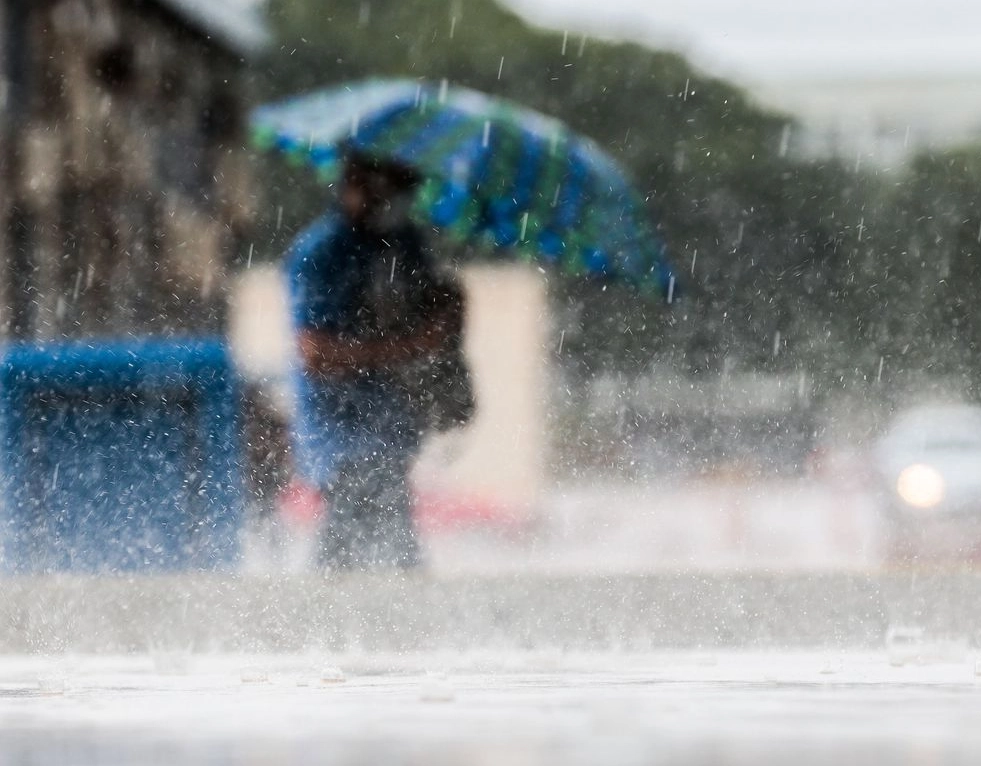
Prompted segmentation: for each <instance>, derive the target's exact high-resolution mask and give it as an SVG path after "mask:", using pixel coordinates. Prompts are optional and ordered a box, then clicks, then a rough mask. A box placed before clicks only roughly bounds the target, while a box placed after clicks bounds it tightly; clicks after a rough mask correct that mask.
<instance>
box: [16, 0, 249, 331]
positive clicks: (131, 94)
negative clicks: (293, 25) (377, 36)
mask: <svg viewBox="0 0 981 766" xmlns="http://www.w3.org/2000/svg"><path fill="white" fill-rule="evenodd" d="M265 37H266V33H265V30H264V27H263V25H262V22H261V20H260V18H259V15H258V12H257V11H256V10H255V8H254V3H251V2H249V0H0V179H2V183H0V222H2V226H0V296H2V300H0V312H2V314H0V334H2V336H4V337H7V338H17V339H32V340H48V339H52V340H53V339H63V338H85V337H100V336H107V337H112V336H119V335H123V334H133V335H154V336H169V335H178V334H196V333H213V332H219V333H220V332H222V331H223V330H224V323H225V290H226V283H227V274H228V270H229V267H230V265H231V262H232V260H233V259H234V257H235V256H236V255H237V254H239V253H241V252H242V250H243V248H245V247H246V246H247V239H248V236H249V230H250V225H251V220H252V218H253V215H254V212H255V204H256V202H255V198H254V197H253V189H252V186H251V183H250V172H249V168H248V159H247V156H246V154H245V151H244V150H243V143H244V142H243V140H242V137H241V134H240V133H241V128H242V102H243V94H242V88H243V83H242V64H243V62H244V60H245V58H246V57H247V56H249V55H250V54H251V53H253V52H255V51H257V49H259V48H260V47H261V46H262V45H263V43H264V42H265Z"/></svg>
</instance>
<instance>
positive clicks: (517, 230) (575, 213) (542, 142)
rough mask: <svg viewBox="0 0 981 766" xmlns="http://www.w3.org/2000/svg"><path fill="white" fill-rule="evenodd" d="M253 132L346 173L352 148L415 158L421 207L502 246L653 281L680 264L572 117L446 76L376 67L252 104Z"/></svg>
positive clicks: (307, 160) (468, 235)
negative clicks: (375, 71)
mask: <svg viewBox="0 0 981 766" xmlns="http://www.w3.org/2000/svg"><path fill="white" fill-rule="evenodd" d="M251 126H252V133H253V141H254V143H255V144H256V145H257V146H258V147H260V148H262V149H270V150H276V151H279V152H282V153H284V154H286V155H287V156H288V157H290V158H292V159H293V160H295V161H296V162H297V164H306V165H311V166H312V167H313V168H314V169H315V170H316V171H317V172H318V174H319V175H320V176H321V177H322V178H324V179H325V180H328V181H329V180H333V179H334V178H335V177H336V174H337V170H338V166H339V160H340V157H341V155H342V153H343V151H344V149H345V148H348V147H349V148H351V149H354V150H357V151H358V152H361V153H364V154H367V155H370V156H374V157H377V158H379V159H385V160H395V161H397V162H400V163H402V164H405V165H407V166H410V167H412V168H414V169H415V170H416V171H417V172H418V173H419V174H420V175H421V176H422V177H423V179H424V180H423V184H422V187H421V190H420V193H419V195H418V198H417V212H418V213H419V214H420V215H421V216H423V217H424V218H425V219H426V220H427V221H428V222H429V223H431V224H432V225H434V226H436V227H438V228H440V229H443V230H448V231H450V232H452V233H454V234H456V235H458V236H459V237H462V238H463V239H465V240H467V241H471V242H472V241H477V242H481V243H489V244H490V245H492V247H491V248H488V249H487V252H493V253H496V254H498V255H501V256H503V257H512V258H513V257H519V258H525V259H527V260H537V261H543V262H546V263H549V264H552V265H555V266H557V267H559V268H560V269H562V270H563V271H565V272H568V273H572V274H585V275H600V276H609V277H615V278H619V279H625V280H627V281H629V282H632V283H634V284H638V285H642V286H647V287H655V288H657V289H660V290H662V291H663V292H664V293H665V294H666V295H667V296H668V298H669V300H670V299H671V297H672V296H673V293H674V276H673V274H672V271H671V268H670V266H669V264H668V261H667V258H666V255H665V245H664V243H663V241H662V240H661V239H660V237H658V236H657V234H656V233H655V232H654V230H653V228H652V227H651V225H650V223H649V221H648V216H647V212H646V210H645V209H644V199H643V197H642V196H641V195H640V194H639V193H638V192H637V191H636V189H634V187H633V186H632V184H631V183H630V181H629V180H628V178H627V176H626V175H625V173H624V172H623V171H622V169H621V168H620V167H619V166H618V165H617V163H616V162H615V161H614V160H613V158H611V157H610V156H609V155H608V154H606V153H605V152H604V151H602V150H601V149H600V148H599V147H598V146H597V145H596V144H595V143H594V142H593V141H591V140H590V139H588V138H586V137H585V136H582V135H580V134H577V133H575V132H573V131H572V130H570V129H569V128H568V127H567V126H566V125H565V124H564V123H562V122H561V121H559V120H556V119H554V118H551V117H547V116H545V115H543V114H541V113H539V112H536V111H534V110H532V109H528V108H526V107H522V106H519V105H517V104H515V103H512V102H510V101H506V100H504V99H499V98H495V97H492V96H489V95H486V94H484V93H480V92H477V91H474V90H470V89H467V88H461V87H451V86H449V85H448V84H447V83H446V82H445V81H444V82H443V83H441V84H431V83H426V82H419V81H415V80H409V79H373V80H367V81H363V82H359V83H352V84H349V85H344V86H340V87H336V88H331V89H327V90H321V91H316V92H313V93H309V94H305V95H301V96H297V97H293V98H290V99H288V100H286V101H283V102H280V103H273V104H268V105H265V106H261V107H259V108H257V109H256V110H254V112H253V113H252V118H251Z"/></svg>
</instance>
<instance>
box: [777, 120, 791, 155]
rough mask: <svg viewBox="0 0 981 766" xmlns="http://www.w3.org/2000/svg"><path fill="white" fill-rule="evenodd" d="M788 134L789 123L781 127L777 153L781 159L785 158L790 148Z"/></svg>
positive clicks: (789, 131) (789, 130) (789, 129)
mask: <svg viewBox="0 0 981 766" xmlns="http://www.w3.org/2000/svg"><path fill="white" fill-rule="evenodd" d="M790 133H791V127H790V123H789V122H788V123H786V124H785V125H784V126H783V130H782V131H781V132H780V149H779V150H778V153H779V155H780V156H781V157H786V156H787V150H788V149H789V148H790Z"/></svg>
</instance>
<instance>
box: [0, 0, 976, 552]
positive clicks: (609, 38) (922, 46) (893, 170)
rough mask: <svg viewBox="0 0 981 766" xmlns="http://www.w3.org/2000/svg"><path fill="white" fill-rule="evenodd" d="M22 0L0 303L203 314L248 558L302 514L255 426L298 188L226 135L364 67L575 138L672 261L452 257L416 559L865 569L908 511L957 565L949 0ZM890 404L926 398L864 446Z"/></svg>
mask: <svg viewBox="0 0 981 766" xmlns="http://www.w3.org/2000/svg"><path fill="white" fill-rule="evenodd" d="M49 5H50V7H48V5H46V6H45V8H44V9H43V10H41V9H36V10H33V11H28V10H24V9H19V6H18V5H17V4H16V3H11V4H7V5H5V6H4V19H3V21H4V26H5V28H6V29H7V30H8V34H7V39H6V41H5V44H4V62H5V69H4V71H5V75H4V80H3V83H4V85H3V90H2V96H3V98H2V103H3V120H4V123H3V124H4V130H5V131H6V135H7V138H8V140H7V142H6V145H7V147H8V149H7V151H6V153H5V156H4V158H3V163H4V164H3V167H2V172H3V173H4V174H5V176H6V177H7V179H8V183H7V184H6V186H7V189H6V191H5V192H4V194H3V202H2V204H3V206H4V207H3V209H4V211H5V215H6V220H7V225H6V228H5V231H4V236H3V241H2V242H0V248H2V249H3V252H4V253H6V255H5V257H4V258H5V259H4V268H5V274H6V276H5V278H4V286H3V289H4V291H5V304H6V308H5V312H6V313H5V319H4V322H5V324H4V326H5V328H6V331H7V334H8V336H9V337H10V338H12V339H20V340H42V341H52V340H61V339H65V338H82V339H84V338H88V337H94V336H100V335H104V334H106V333H116V334H119V335H122V336H126V337H129V336H136V335H139V334H141V333H149V334H150V335H154V336H163V337H168V336H172V335H175V334H179V333H181V332H218V333H227V335H228V337H229V338H230V339H231V342H232V351H233V356H234V361H235V365H236V369H237V370H238V371H239V372H240V373H241V374H242V375H243V377H244V379H245V381H246V384H247V385H246V391H247V394H248V396H249V397H250V398H249V406H250V407H251V409H249V410H248V414H247V416H246V429H252V430H251V431H249V434H250V435H249V436H248V438H247V442H248V444H249V445H250V450H249V453H250V454H249V461H250V462H249V463H248V468H247V476H246V480H247V483H248V484H249V489H248V493H249V500H248V503H247V505H248V507H249V511H248V513H249V519H250V521H249V524H248V528H249V530H250V532H249V534H250V535H251V537H249V542H248V544H247V546H246V554H247V556H246V561H247V564H248V566H250V567H253V568H255V569H259V570H261V569H263V568H269V567H272V568H276V567H282V566H286V567H288V568H289V567H294V568H295V567H302V566H304V565H303V563H302V562H303V561H304V560H305V559H304V556H305V555H306V554H304V552H303V544H304V542H303V541H304V535H305V534H306V532H305V530H306V531H309V528H311V525H312V524H314V523H315V522H314V521H312V520H311V515H312V514H313V513H314V510H313V500H312V499H311V497H310V493H309V491H308V488H304V487H302V486H296V485H295V484H293V483H291V480H290V472H289V455H288V450H287V449H286V447H285V445H284V444H283V437H282V424H283V421H284V419H285V418H288V417H289V413H290V407H291V404H290V402H289V397H288V394H287V393H286V392H285V386H284V377H285V372H286V366H287V362H288V354H289V350H290V349H289V340H288V334H287V327H286V317H285V308H284V305H285V304H284V296H283V286H282V278H281V274H280V265H281V258H282V253H283V251H284V249H285V247H286V246H287V244H288V243H289V241H290V240H291V239H292V237H293V236H295V234H296V233H297V232H298V230H299V229H300V228H301V227H302V226H303V225H304V224H306V223H307V222H308V221H309V220H311V219H312V218H313V217H314V216H316V215H317V214H318V213H320V212H321V211H322V209H323V208H324V207H325V205H326V204H327V202H328V200H329V199H330V190H329V189H328V188H326V187H325V185H323V184H321V183H320V182H318V180H317V179H316V177H315V176H314V174H312V173H308V172H306V171H304V169H302V168H297V167H291V166H289V165H288V164H286V163H283V162H282V161H281V160H280V159H278V158H268V157H265V156H262V155H260V154H259V153H258V152H257V151H256V150H254V149H252V148H251V147H250V146H249V145H248V142H247V135H246V134H247V129H246V123H247V115H248V112H249V110H250V109H251V108H253V107H254V106H257V105H259V104H262V103H266V102H268V101H271V100H275V99H277V98H280V97H285V96H288V95H292V94H295V93H298V92H303V91H305V90H310V89H315V88H320V87H324V86H328V85H334V84H339V83H343V82H345V81H349V80H354V79H358V78H362V77H365V76H369V75H371V76H374V75H380V76H388V75H391V76H408V77H418V78H426V79H429V80H433V81H441V80H447V81H449V82H451V83H453V84H459V85H465V86H470V87H473V88H478V89H480V90H484V91H487V92H490V93H493V94H498V95H502V96H506V97H507V98H510V99H514V100H516V101H519V102H521V103H524V104H526V105H528V106H531V107H533V108H536V109H539V110H541V111H543V112H546V113H549V114H553V115H555V116H557V117H559V118H561V119H562V120H564V121H566V122H567V123H568V124H569V125H570V126H571V127H572V128H574V129H576V130H578V131H581V132H582V133H584V134H586V135H588V136H591V137H592V138H594V139H595V140H596V141H597V142H598V144H599V145H600V146H601V147H602V148H603V149H605V150H606V151H608V152H609V153H611V154H612V155H613V156H614V157H615V158H616V159H617V160H618V161H619V162H620V163H621V164H622V165H623V166H624V167H625V168H626V169H627V171H628V174H629V175H630V176H631V178H632V179H633V180H634V181H635V183H636V185H637V187H638V188H639V189H640V190H641V191H642V192H643V194H644V197H645V200H646V203H645V204H646V206H647V211H648V212H649V215H650V218H651V220H652V221H653V222H654V223H655V225H656V229H657V231H658V233H659V234H660V236H662V237H663V239H664V240H665V242H666V243H667V247H668V253H669V257H670V259H671V261H672V263H673V264H674V267H675V269H676V271H677V273H678V275H679V277H680V290H679V293H680V299H679V300H678V301H675V302H674V303H673V304H672V305H671V306H667V305H665V303H664V302H663V301H662V300H661V299H660V297H659V296H654V295H651V294H645V293H644V292H642V291H637V290H635V289H632V288H631V287H630V286H627V285H616V284H609V283H599V282H589V281H583V280H572V279H564V278H563V277H562V276H561V275H559V274H557V273H553V272H546V271H543V270H541V269H537V268H534V267H526V266H499V265H496V266H489V265H488V266H478V267H468V269H467V270H466V274H465V280H466V285H467V289H468V292H469V293H470V295H471V301H472V312H471V316H470V317H469V319H468V338H467V343H468V351H469V353H470V355H471V359H472V362H473V365H474V369H475V372H476V375H477V385H478V393H479V397H480V401H481V410H480V413H479V416H478V418H477V420H476V421H475V422H474V423H473V424H472V425H470V426H469V427H468V428H467V429H465V430H463V431H461V432H459V433H453V434H448V435H445V436H442V437H440V438H438V439H436V440H434V443H433V444H431V445H430V448H429V450H428V451H427V453H426V455H425V456H424V459H423V460H422V461H421V464H420V466H419V469H418V471H417V491H418V495H419V498H420V507H419V521H420V525H421V526H422V528H423V529H424V531H425V534H426V539H427V545H428V547H429V551H430V561H431V564H432V566H433V567H435V568H437V569H440V568H442V569H444V570H447V571H450V570H455V569H460V568H464V569H466V568H471V569H472V568H474V567H478V568H490V569H495V568H502V567H503V568H509V567H524V568H527V567H536V568H541V569H555V568H560V569H565V568H570V567H572V568H577V567H578V568H583V567H585V568H600V569H616V570H619V569H629V570H638V569H640V570H645V569H651V568H654V569H656V568H677V567H696V568H703V567H709V568H712V567H723V568H732V567H735V568H745V567H749V568H753V567H789V568H800V567H809V568H824V567H852V568H865V567H869V566H880V565H882V564H884V563H886V564H888V563H895V562H896V561H904V560H908V559H909V557H910V556H911V555H912V556H914V557H920V556H921V552H919V551H918V550H917V552H916V553H913V554H911V553H910V551H911V550H913V549H914V548H915V546H914V543H913V542H911V535H912V536H914V537H917V536H918V535H920V534H921V532H922V530H921V528H923V527H925V526H927V525H930V526H937V524H936V522H938V521H942V522H943V523H942V524H940V525H939V526H943V527H945V528H947V527H950V528H951V529H953V530H955V531H953V532H950V531H949V530H948V531H945V532H942V533H941V532H938V533H937V535H939V537H940V538H945V539H946V540H947V543H948V544H947V545H941V546H940V548H942V549H943V551H944V552H943V553H942V554H937V555H939V556H940V558H941V559H942V560H944V561H949V560H956V561H957V562H958V564H964V563H968V564H969V563H970V562H971V561H972V560H973V557H974V548H975V541H974V540H973V538H972V537H971V536H970V535H965V534H964V531H965V530H967V529H970V528H972V527H973V525H974V518H973V517H974V514H976V513H981V488H978V489H977V491H975V488H974V486H973V479H972V476H973V472H974V469H973V466H974V465H975V463H974V462H973V458H974V456H975V452H976V451H977V452H981V448H978V447H977V445H976V444H975V439H976V438H977V437H976V436H975V435H974V432H973V431H971V432H969V433H967V434H962V435H960V436H957V438H953V437H952V436H951V435H950V429H949V428H946V427H945V426H944V424H947V423H958V422H961V421H964V420H965V419H967V420H968V421H969V420H970V416H971V413H973V410H972V409H971V408H972V405H973V404H974V403H975V402H976V401H977V400H978V396H979V389H978V384H979V376H981V320H979V319H978V318H977V316H976V312H975V311H974V305H975V300H974V298H975V294H976V292H977V288H978V285H979V280H981V273H979V269H981V208H979V203H978V195H977V192H976V190H977V187H978V181H979V177H981V154H979V151H978V143H977V142H978V137H979V135H981V133H979V130H981V107H979V106H978V104H979V103H981V101H979V100H978V99H977V95H978V91H979V89H981V57H979V55H978V54H977V46H976V44H975V43H976V40H975V39H974V38H973V37H972V36H971V34H970V33H969V32H968V31H966V30H969V29H970V28H971V27H970V23H969V21H970V19H971V18H973V16H974V15H975V14H976V11H975V10H974V9H973V7H971V6H969V5H968V4H966V3H957V2H953V0H950V1H949V2H946V3H942V4H941V6H942V7H938V6H937V5H936V4H933V5H931V6H930V8H929V9H927V8H924V7H921V6H920V5H919V4H915V3H912V2H907V3H900V4H898V5H897V4H895V3H890V4H886V3H877V2H868V3H865V4H863V5H862V6H861V8H859V9H854V8H851V6H849V12H847V13H846V12H845V11H846V8H845V6H844V4H843V3H822V4H820V5H815V6H814V7H796V6H795V7H794V8H793V9H787V8H782V7H780V6H779V5H777V4H771V3H765V2H757V3H750V4H748V5H746V4H743V5H742V6H740V7H739V8H738V9H736V8H734V7H730V6H729V5H727V4H724V3H720V2H714V0H699V2H697V3H688V4H684V6H683V7H682V6H671V5H668V4H664V3H649V2H636V3H630V2H627V0H624V2H622V3H620V4H616V5H610V4H604V5H603V6H602V7H597V6H595V4H591V3H577V2H574V0H567V2H560V0H508V2H504V3H498V2H493V1H492V0H468V1H467V2H462V0H399V2H391V1H389V0H337V1H336V2H331V3H323V2H314V0H288V1H287V0H269V2H268V3H264V2H261V1H260V0H234V1H233V0H226V2H224V3H204V2H197V1H196V0H166V1H164V0H160V1H159V2H151V0H142V1H141V2H133V3H122V4H120V3H116V2H113V1H112V0H101V2H81V0H61V1H60V2H56V3H51V4H49ZM852 11H854V12H852ZM134 30H136V31H134ZM134 35H144V36H145V37H146V39H147V41H153V42H152V44H149V42H148V46H147V48H146V50H143V49H142V48H141V47H140V45H139V39H140V38H139V37H138V36H137V37H134ZM24 40H32V41H35V42H36V44H35V45H33V46H27V47H25V46H24V44H23V41H24ZM72 41H75V42H76V43H78V44H77V46H75V47H72ZM44 51H49V52H51V55H48V56H45V55H43V52H44ZM148 136H149V138H148ZM134 256H135V257H134ZM921 406H928V407H948V408H949V407H954V408H955V409H954V413H955V414H954V415H953V416H948V415H940V416H937V417H933V416H931V415H930V412H932V411H931V410H927V414H926V415H924V416H922V417H921V419H922V421H923V422H925V423H927V424H929V427H924V428H926V430H924V428H920V429H915V430H914V435H913V436H911V437H910V438H909V440H911V442H912V443H911V444H910V445H907V447H908V449H907V448H906V447H903V448H900V447H890V448H888V449H887V447H885V446H883V444H884V443H885V442H886V441H888V439H887V435H888V434H890V433H891V428H892V424H893V422H894V420H895V419H896V418H897V417H901V416H902V415H903V414H904V413H906V412H907V411H908V410H914V411H919V410H917V409H916V408H919V407H921ZM957 407H963V408H964V410H963V411H962V414H964V417H960V416H959V415H958V414H957V413H958V410H957V409H956V408H957ZM247 409H248V408H247ZM930 428H934V429H935V430H936V431H937V435H936V438H933V437H930V438H926V437H925V436H924V434H927V433H928V432H929V429H930ZM896 438H898V437H896ZM896 438H893V439H892V441H890V442H889V444H894V443H895V442H896ZM926 442H930V444H931V445H933V447H930V446H929V445H927V444H926ZM937 445H940V446H939V447H938V446H937ZM951 445H953V446H951ZM890 449H891V450H892V451H891V452H890V451H889V450H890ZM903 449H906V452H903V451H902V450H903ZM930 449H933V450H934V451H933V452H930V451H929V450H930ZM924 450H927V451H926V452H925V451H924ZM886 453H888V454H889V455H892V456H895V455H896V454H899V453H902V455H903V457H902V458H899V457H888V458H887V456H886ZM904 461H905V462H904ZM921 463H922V464H926V465H927V466H928V467H932V468H933V470H934V472H935V473H936V474H938V475H940V477H941V483H942V487H941V490H940V491H939V495H938V496H937V497H938V499H937V500H936V501H934V502H933V503H932V504H931V503H930V502H926V501H923V502H926V505H925V506H924V505H923V502H919V501H918V502H916V503H912V504H911V503H910V502H908V500H907V499H906V498H905V495H904V494H903V492H901V491H900V490H899V489H897V487H898V485H897V482H898V481H899V475H900V473H901V472H902V470H903V469H904V468H906V467H908V466H909V465H919V464H921ZM900 464H901V465H900ZM916 476H919V477H920V479H919V480H920V481H926V482H928V483H929V482H930V481H934V480H935V478H936V477H934V476H933V475H932V474H931V475H930V476H929V477H928V478H926V479H923V474H922V473H920V474H916ZM955 485H957V489H956V491H955ZM962 485H963V486H962ZM907 494H908V493H907ZM935 494H936V493H935ZM917 497H919V496H917ZM975 500H977V502H975ZM955 501H956V502H955ZM911 530H913V531H911ZM923 534H924V535H925V532H924V533H923ZM951 535H953V537H954V538H955V539H954V541H953V542H951V540H950V537H951ZM918 539H919V538H918V537H917V540H918ZM271 540H272V542H270V541H271ZM917 544H918V543H917ZM924 545H925V543H924ZM291 546H292V547H291ZM911 546H912V547H911ZM922 555H923V556H926V554H925V553H923V554H922ZM950 557H953V559H951V558H950Z"/></svg>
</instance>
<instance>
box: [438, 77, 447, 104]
mask: <svg viewBox="0 0 981 766" xmlns="http://www.w3.org/2000/svg"><path fill="white" fill-rule="evenodd" d="M449 88H450V81H449V80H447V79H446V78H445V77H444V78H443V79H442V80H440V81H439V103H441V104H445V103H446V95H447V93H448V92H449Z"/></svg>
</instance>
